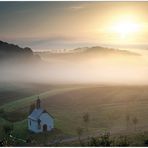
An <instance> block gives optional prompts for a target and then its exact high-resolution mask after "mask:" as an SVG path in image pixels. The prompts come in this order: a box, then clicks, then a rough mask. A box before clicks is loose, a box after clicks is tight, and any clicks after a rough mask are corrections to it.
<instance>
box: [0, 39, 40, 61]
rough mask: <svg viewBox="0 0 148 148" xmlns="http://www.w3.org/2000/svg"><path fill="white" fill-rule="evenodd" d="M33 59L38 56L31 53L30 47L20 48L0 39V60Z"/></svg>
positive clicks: (37, 58)
mask: <svg viewBox="0 0 148 148" xmlns="http://www.w3.org/2000/svg"><path fill="white" fill-rule="evenodd" d="M9 60H10V61H28V60H29V61H30V60H31V61H34V60H39V56H36V55H34V54H33V51H32V50H31V48H28V47H25V48H21V47H19V46H18V45H14V44H9V43H7V42H3V41H0V61H7V62H8V61H9Z"/></svg>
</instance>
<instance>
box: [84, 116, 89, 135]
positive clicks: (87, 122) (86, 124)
mask: <svg viewBox="0 0 148 148" xmlns="http://www.w3.org/2000/svg"><path fill="white" fill-rule="evenodd" d="M83 121H84V123H85V126H86V131H87V132H88V124H89V121H90V117H89V114H88V113H85V114H84V115H83Z"/></svg>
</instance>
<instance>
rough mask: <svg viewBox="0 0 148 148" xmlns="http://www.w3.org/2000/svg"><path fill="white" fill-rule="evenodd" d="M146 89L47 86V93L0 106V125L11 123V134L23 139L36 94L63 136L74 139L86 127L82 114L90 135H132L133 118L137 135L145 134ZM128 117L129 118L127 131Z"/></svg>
mask: <svg viewBox="0 0 148 148" xmlns="http://www.w3.org/2000/svg"><path fill="white" fill-rule="evenodd" d="M147 90H148V86H97V85H85V86H84V85H83V86H80V85H79V86H76V85H71V86H70V85H64V86H59V87H55V86H54V87H53V88H52V87H51V86H50V90H48V91H47V90H46V91H44V90H43V91H42V92H39V93H38V94H32V95H31V96H29V97H22V98H20V99H12V100H11V101H8V103H2V104H1V106H0V109H1V110H4V111H5V114H6V117H1V118H0V120H1V122H0V124H1V125H3V124H5V123H6V122H9V123H10V122H13V124H14V131H13V134H14V135H15V136H17V137H20V138H24V139H25V138H26V137H27V136H28V135H29V132H28V131H27V120H26V119H27V116H28V111H29V106H30V104H31V103H32V102H34V101H35V100H36V98H37V96H38V95H39V96H40V99H41V100H42V107H43V108H45V109H46V110H47V111H48V112H49V113H50V114H52V115H53V116H54V117H55V128H56V129H58V130H60V131H61V132H62V133H63V134H64V135H65V136H66V135H67V136H77V132H76V129H77V128H78V127H85V125H84V122H83V120H82V116H83V115H84V114H85V113H89V116H90V121H89V132H90V134H96V133H99V132H102V131H110V132H111V133H129V134H130V133H134V132H135V125H134V123H133V118H134V117H136V118H137V119H138V123H137V125H136V132H140V133H141V132H146V131H147V130H148V125H147V123H148V118H147V113H148V91H147ZM1 101H2V100H1ZM127 115H129V117H130V120H129V125H128V129H127V122H126V116H127ZM20 116H21V117H20ZM13 119H15V120H13Z"/></svg>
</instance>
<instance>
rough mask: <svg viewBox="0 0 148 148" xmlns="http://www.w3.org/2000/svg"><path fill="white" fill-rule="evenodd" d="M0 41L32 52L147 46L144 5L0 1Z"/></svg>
mask: <svg viewBox="0 0 148 148" xmlns="http://www.w3.org/2000/svg"><path fill="white" fill-rule="evenodd" d="M0 40H4V41H8V42H12V43H16V44H18V45H20V46H23V47H24V46H29V47H31V48H32V49H36V50H47V49H62V48H66V49H71V48H76V47H82V46H96V45H116V46H123V47H124V46H125V47H126V46H129V45H130V46H133V45H134V46H136V47H145V48H146V46H147V43H148V2H0Z"/></svg>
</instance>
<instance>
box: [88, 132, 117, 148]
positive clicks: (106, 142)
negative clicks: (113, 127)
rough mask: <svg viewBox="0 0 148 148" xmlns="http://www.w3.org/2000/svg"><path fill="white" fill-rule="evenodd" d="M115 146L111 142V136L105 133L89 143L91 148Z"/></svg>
mask: <svg viewBox="0 0 148 148" xmlns="http://www.w3.org/2000/svg"><path fill="white" fill-rule="evenodd" d="M113 144H114V141H113V140H111V138H110V134H109V133H105V134H103V135H102V136H100V137H97V138H94V137H92V138H91V140H90V143H89V146H105V147H107V146H112V145H113Z"/></svg>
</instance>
